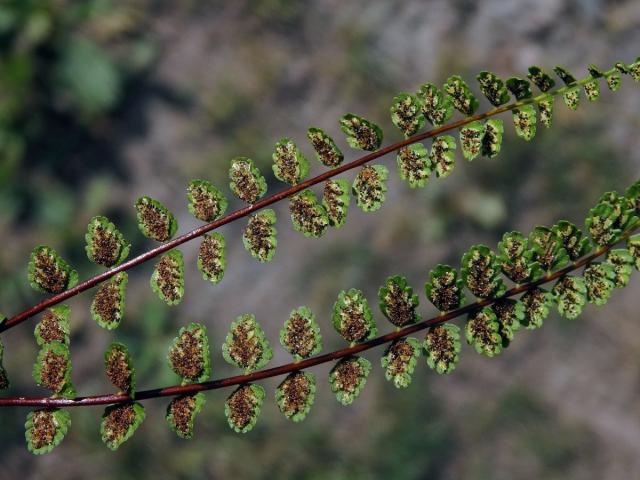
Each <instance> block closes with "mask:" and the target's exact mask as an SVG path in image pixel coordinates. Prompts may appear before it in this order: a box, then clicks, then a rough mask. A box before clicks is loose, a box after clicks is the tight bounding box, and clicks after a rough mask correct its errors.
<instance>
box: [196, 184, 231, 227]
mask: <svg viewBox="0 0 640 480" xmlns="http://www.w3.org/2000/svg"><path fill="white" fill-rule="evenodd" d="M187 199H188V200H189V205H188V208H189V212H191V215H193V216H194V217H196V218H197V219H198V220H202V221H203V222H213V221H215V220H217V219H219V218H220V217H222V215H224V212H226V211H227V206H228V205H229V202H228V201H227V198H226V197H225V196H224V194H223V193H222V192H221V191H220V190H219V189H218V188H216V187H214V186H213V184H212V183H211V182H209V181H207V180H192V181H191V183H189V185H188V186H187Z"/></svg>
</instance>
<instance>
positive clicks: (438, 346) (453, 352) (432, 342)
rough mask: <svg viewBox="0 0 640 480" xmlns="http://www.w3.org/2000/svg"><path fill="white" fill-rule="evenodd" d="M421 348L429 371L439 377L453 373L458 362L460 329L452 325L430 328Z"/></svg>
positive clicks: (446, 324)
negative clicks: (434, 372) (432, 371)
mask: <svg viewBox="0 0 640 480" xmlns="http://www.w3.org/2000/svg"><path fill="white" fill-rule="evenodd" d="M423 347H424V351H425V356H426V359H427V365H429V367H430V368H431V369H433V370H435V371H436V372H437V373H439V374H440V375H446V374H448V373H451V372H453V371H454V370H455V369H456V366H457V365H458V362H459V361H460V348H461V344H460V327H458V326H457V325H455V324H453V323H445V324H442V325H438V326H436V327H431V328H430V329H429V331H428V332H427V334H426V336H425V339H424V342H423Z"/></svg>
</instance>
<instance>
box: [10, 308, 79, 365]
mask: <svg viewBox="0 0 640 480" xmlns="http://www.w3.org/2000/svg"><path fill="white" fill-rule="evenodd" d="M70 314H71V309H70V308H69V307H68V306H66V305H56V306H54V307H51V308H49V309H48V310H45V312H44V313H43V314H42V318H41V319H40V321H39V322H38V324H37V325H36V328H35V330H34V332H33V334H34V336H35V337H36V343H37V344H38V346H40V347H41V346H43V345H45V344H47V343H51V342H60V343H62V344H65V345H69V334H70V331H71V329H70V326H69V315H70ZM0 360H1V356H0Z"/></svg>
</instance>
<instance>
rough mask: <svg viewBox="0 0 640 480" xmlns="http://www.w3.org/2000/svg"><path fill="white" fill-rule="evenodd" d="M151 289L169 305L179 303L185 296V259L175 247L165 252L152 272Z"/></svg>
mask: <svg viewBox="0 0 640 480" xmlns="http://www.w3.org/2000/svg"><path fill="white" fill-rule="evenodd" d="M150 284H151V290H153V291H154V292H155V293H156V294H157V295H158V298H160V300H163V301H164V302H165V303H166V304H167V305H177V304H179V303H180V302H181V301H182V298H183V297H184V259H183V258H182V252H181V251H180V250H177V249H174V250H170V251H168V252H167V253H165V254H163V255H162V256H161V257H160V260H158V263H156V265H155V268H154V269H153V273H152V274H151V280H150Z"/></svg>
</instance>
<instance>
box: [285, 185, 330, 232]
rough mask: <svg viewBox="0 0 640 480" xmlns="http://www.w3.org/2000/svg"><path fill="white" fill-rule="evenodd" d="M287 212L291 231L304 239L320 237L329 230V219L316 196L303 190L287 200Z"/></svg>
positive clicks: (310, 191)
mask: <svg viewBox="0 0 640 480" xmlns="http://www.w3.org/2000/svg"><path fill="white" fill-rule="evenodd" d="M289 212H290V213H291V223H292V224H293V229H294V230H295V231H297V232H300V233H302V234H303V235H304V236H305V237H315V238H318V237H321V236H322V235H324V234H325V232H326V231H327V229H328V228H329V217H328V215H327V211H326V210H325V208H324V207H323V206H322V204H321V203H320V202H318V199H317V198H316V194H315V193H313V191H312V190H309V189H307V190H303V191H301V192H300V193H297V194H296V195H293V196H292V197H291V199H290V200H289Z"/></svg>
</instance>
